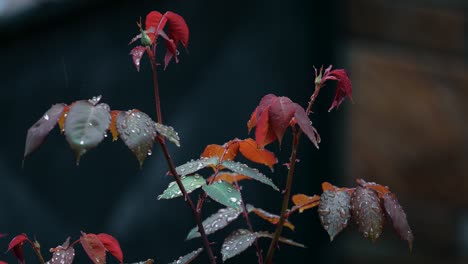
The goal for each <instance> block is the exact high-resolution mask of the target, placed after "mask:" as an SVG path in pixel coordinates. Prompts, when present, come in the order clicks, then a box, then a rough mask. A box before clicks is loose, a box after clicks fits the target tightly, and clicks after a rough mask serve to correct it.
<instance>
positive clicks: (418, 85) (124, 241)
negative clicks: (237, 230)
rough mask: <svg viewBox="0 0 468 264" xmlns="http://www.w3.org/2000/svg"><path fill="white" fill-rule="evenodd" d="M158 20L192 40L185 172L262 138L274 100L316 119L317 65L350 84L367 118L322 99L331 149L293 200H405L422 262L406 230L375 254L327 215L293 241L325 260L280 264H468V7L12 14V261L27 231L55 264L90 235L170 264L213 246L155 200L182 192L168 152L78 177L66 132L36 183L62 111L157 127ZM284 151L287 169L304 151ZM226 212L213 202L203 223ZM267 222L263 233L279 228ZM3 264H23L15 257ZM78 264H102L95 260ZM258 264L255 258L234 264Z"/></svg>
mask: <svg viewBox="0 0 468 264" xmlns="http://www.w3.org/2000/svg"><path fill="white" fill-rule="evenodd" d="M151 10H158V11H161V12H165V11H168V10H170V11H174V12H176V13H179V14H181V15H182V16H184V18H185V19H186V21H187V23H188V25H189V27H190V41H189V53H188V54H187V53H185V52H183V51H182V55H181V61H180V63H179V64H178V65H176V64H171V65H170V66H169V67H168V69H167V70H166V71H162V69H161V70H160V72H159V78H160V79H159V81H160V87H161V98H162V107H163V118H164V120H165V122H166V123H167V124H169V125H172V126H174V128H175V129H176V130H177V131H178V132H179V134H180V136H181V143H182V147H181V148H177V147H175V146H172V145H171V146H170V151H171V153H172V156H173V158H174V160H175V162H176V164H182V163H183V162H185V161H187V160H189V159H192V158H197V157H198V156H199V155H200V153H201V152H202V151H203V149H204V147H205V146H206V145H208V144H215V143H216V144H222V143H224V142H226V141H228V140H230V139H232V138H235V137H239V138H245V137H247V129H246V122H247V120H248V118H249V117H250V114H251V112H252V111H253V110H254V108H255V106H256V105H257V104H258V102H259V100H260V98H261V97H262V96H263V95H265V94H267V93H275V94H277V95H285V96H289V97H290V98H291V99H293V101H296V102H298V103H300V104H302V105H306V103H307V100H308V97H309V96H310V95H311V93H312V90H313V80H314V76H313V65H316V66H319V65H322V64H325V65H328V64H331V63H332V64H334V65H335V66H336V67H338V68H346V69H348V70H349V72H350V73H351V79H352V81H353V85H354V87H353V88H354V90H353V95H354V101H355V103H354V104H353V105H352V104H351V103H349V102H348V101H346V102H345V103H344V104H343V105H342V107H341V108H340V109H339V110H338V111H333V112H331V113H327V109H328V107H329V105H330V104H331V101H332V98H333V92H334V87H333V86H328V88H327V89H325V90H323V92H322V93H321V94H320V97H319V100H318V103H317V104H316V105H315V107H314V108H315V109H314V112H315V114H314V115H313V121H314V126H316V127H317V129H318V130H319V132H320V134H321V136H322V143H321V146H320V150H319V151H317V150H315V149H314V148H313V146H312V144H311V143H309V142H307V141H306V140H303V141H302V142H301V145H300V149H299V158H300V160H301V162H300V163H299V164H298V168H297V176H296V179H295V183H294V190H293V193H306V194H310V195H312V194H315V193H320V192H321V190H320V183H321V182H323V181H330V182H332V183H333V184H336V185H339V186H343V185H347V186H352V185H354V183H353V182H354V179H355V178H358V177H359V178H364V179H366V180H371V181H377V182H379V183H382V184H383V185H388V186H390V187H391V189H392V191H393V192H394V193H396V194H397V196H398V197H399V199H400V202H401V204H402V205H403V207H404V208H405V210H406V211H407V215H408V219H409V222H410V224H411V226H412V228H413V231H414V234H415V242H414V250H413V252H412V253H409V252H408V249H407V247H406V244H405V243H404V242H402V241H400V240H399V239H398V237H397V236H396V235H395V234H394V233H393V232H392V230H391V228H386V229H385V230H384V234H383V235H382V237H381V239H380V240H379V241H378V242H376V243H371V242H370V241H367V240H365V239H363V238H362V237H361V236H360V235H359V233H358V232H357V230H356V228H355V227H354V226H353V225H351V226H350V227H349V228H348V229H347V230H346V231H344V232H343V234H340V235H339V236H338V237H337V238H336V239H335V241H334V242H333V243H330V242H329V241H328V236H327V234H326V232H325V231H324V230H323V229H322V228H321V226H320V223H319V220H318V217H317V214H316V212H315V211H313V210H311V211H308V212H305V213H303V214H302V215H299V216H294V217H293V218H292V219H291V220H292V222H293V223H294V224H295V225H296V232H290V231H289V230H285V231H284V236H287V237H291V238H294V239H295V240H296V241H298V242H301V243H305V244H306V245H307V246H308V248H307V249H297V248H293V247H290V246H282V247H281V250H279V251H278V252H277V255H276V257H275V259H276V262H277V263H425V264H427V263H430V264H432V263H467V262H468V259H467V257H468V255H467V254H468V253H467V252H468V195H466V193H468V180H467V179H468V178H467V174H468V155H467V154H468V138H467V136H466V135H467V132H468V122H466V117H467V115H468V106H467V104H466V101H467V100H468V92H467V91H468V90H467V87H468V52H467V50H468V49H467V48H468V44H467V43H468V42H467V40H468V38H467V30H466V28H467V27H466V26H467V10H468V6H467V2H466V1H464V0H352V1H351V0H350V1H340V0H334V1H333V0H332V1H330V0H329V1H279V0H269V1H264V0H256V1H243V0H240V1H203V0H200V1H186V0H185V1H182V0H180V1H179V0H172V1H149V0H147V1H130V0H129V1H105V0H101V1H91V0H90V1H74V0H62V1H60V0H55V1H54V0H0V36H1V42H0V58H1V62H2V63H1V64H0V76H1V79H0V87H1V88H2V90H1V91H2V93H3V94H2V96H0V98H1V99H0V100H1V101H0V107H1V109H0V110H1V111H2V113H3V115H2V118H3V129H1V130H0V137H1V138H2V139H3V142H2V143H3V145H2V148H1V149H0V208H1V209H0V212H2V213H1V214H0V216H1V217H0V232H4V233H8V234H10V235H9V237H8V238H6V239H2V240H1V241H0V244H1V245H2V248H4V249H6V247H7V244H8V241H9V239H11V237H12V236H13V235H16V234H18V233H22V232H25V233H27V234H28V235H30V236H31V237H33V236H36V237H37V238H38V239H39V241H40V242H41V243H42V247H43V251H44V253H46V251H47V250H48V249H49V248H51V247H55V246H56V245H58V244H60V243H62V241H63V240H65V238H66V237H67V236H69V235H70V236H72V238H74V239H75V238H78V236H79V232H80V230H83V231H85V232H92V233H100V232H105V233H109V234H111V235H113V236H115V237H116V238H118V240H119V241H120V243H121V246H122V248H123V250H124V255H125V260H126V261H127V262H134V261H137V260H146V259H147V258H150V257H151V258H154V259H155V260H156V262H157V263H168V262H170V261H172V260H174V259H176V258H177V257H178V256H180V255H183V254H185V253H187V252H189V251H191V250H193V249H196V248H198V247H200V246H201V243H200V241H199V240H193V241H188V242H187V241H184V239H185V237H186V234H187V232H188V231H189V230H190V229H191V228H192V227H193V226H194V223H193V221H192V216H191V213H190V211H189V209H188V208H187V206H186V205H185V203H184V202H183V201H182V199H176V200H169V201H158V200H157V199H156V197H157V195H158V194H160V193H161V192H162V191H163V190H164V189H165V188H166V187H167V184H168V183H169V182H170V181H171V179H170V178H169V177H167V176H165V173H166V171H167V167H166V164H165V161H164V159H163V158H162V153H161V151H160V150H159V149H157V148H155V151H153V153H154V154H153V155H152V156H151V157H150V158H148V159H147V160H146V162H145V165H144V167H143V170H139V169H138V162H137V161H136V159H135V158H134V157H133V155H132V153H131V152H130V151H129V150H128V149H127V148H126V146H124V144H123V143H122V142H120V141H118V142H115V143H112V142H111V141H110V139H107V140H106V141H105V142H103V143H102V144H101V145H100V146H99V147H98V148H96V149H94V150H92V151H90V152H89V153H87V154H86V155H85V156H84V157H83V158H82V162H81V165H80V166H79V167H76V166H75V165H74V164H75V161H74V157H73V154H72V151H70V149H69V147H68V145H67V143H66V141H65V139H64V138H63V136H62V135H60V133H59V132H58V129H56V130H54V131H53V132H52V133H51V134H50V136H49V138H48V139H47V141H46V143H45V144H44V145H43V146H42V147H41V148H40V149H39V150H38V151H37V152H36V153H35V154H33V155H32V156H31V157H30V158H28V159H27V160H26V162H25V167H24V169H21V160H22V155H23V147H24V139H25V136H26V131H27V129H28V128H29V127H30V126H31V125H32V124H33V123H34V122H35V121H36V120H37V119H39V118H40V117H41V116H42V114H43V113H44V112H45V111H46V110H47V109H48V108H49V107H50V105H51V104H54V103H58V102H65V103H71V102H73V101H76V100H80V99H87V98H91V97H92V96H95V95H99V94H102V95H103V99H102V101H103V102H105V103H108V104H109V105H110V106H111V108H112V109H120V110H126V109H131V108H138V109H140V110H142V111H144V112H146V113H148V114H149V115H150V116H153V117H154V116H155V108H154V95H153V88H152V79H151V73H150V65H149V63H148V61H147V60H146V58H144V59H143V63H142V70H141V72H140V73H137V72H136V70H135V69H134V66H133V64H132V62H131V58H130V56H129V55H128V53H129V51H130V49H131V47H129V46H128V45H127V43H128V42H129V40H130V39H131V38H132V37H133V36H134V35H135V34H137V33H138V28H137V26H136V23H135V22H136V21H137V20H138V19H139V17H143V18H144V17H145V15H146V14H147V13H148V12H149V11H151ZM285 139H286V140H285V141H284V142H283V146H282V149H281V151H280V152H279V153H280V154H279V160H280V162H279V164H281V163H284V162H285V161H287V158H288V151H289V150H290V140H288V135H286V137H285ZM269 148H270V149H271V150H273V151H279V149H278V146H277V144H272V145H271V146H270V147H269ZM260 169H261V170H262V171H263V172H265V173H267V172H268V169H267V168H265V167H260ZM285 174H286V169H285V168H284V167H283V166H281V165H277V166H276V168H275V173H274V174H269V175H268V176H270V177H271V178H272V179H273V181H274V182H275V183H276V184H277V185H278V186H284V183H285V178H286V177H285V176H286V175H285ZM244 189H245V191H244V194H245V198H246V200H247V202H249V203H252V204H254V205H256V206H258V207H262V208H264V209H266V210H268V211H271V212H274V213H278V212H279V210H280V203H281V196H280V195H279V194H278V193H276V192H274V191H272V190H271V188H269V187H267V186H262V185H259V184H255V183H251V182H247V183H245V184H244ZM196 195H198V193H196V194H194V195H193V197H196ZM218 208H219V205H218V204H216V203H215V202H209V203H207V204H206V206H205V208H204V209H205V211H204V216H205V217H206V216H208V215H210V214H211V213H213V212H214V211H216V210H217V209H218ZM252 220H253V222H254V225H255V228H256V230H273V227H272V226H271V225H270V224H268V223H265V222H263V220H259V219H258V218H256V217H255V216H252ZM234 227H244V224H243V221H242V220H241V219H239V220H238V221H237V222H235V223H233V224H232V227H230V228H228V229H227V230H223V231H219V232H218V233H216V234H214V235H212V236H210V240H211V241H214V242H216V245H215V252H219V246H220V244H221V243H222V241H223V238H224V237H225V236H227V235H228V234H229V233H230V232H231V231H232V228H234ZM268 242H269V241H268V240H263V241H262V242H261V243H262V247H263V248H264V249H265V250H266V249H267V246H268ZM26 252H27V254H28V259H30V261H29V263H35V261H34V258H33V256H32V253H31V250H26ZM0 259H5V260H9V261H10V262H11V263H14V260H13V258H12V256H11V254H10V253H9V254H7V255H5V256H2V257H0ZM108 259H109V260H111V259H112V258H111V257H109V258H108ZM76 260H77V263H88V260H87V257H86V256H85V253H84V252H83V251H82V250H79V251H78V252H77V257H76ZM205 260H206V258H205V256H204V255H203V256H201V257H200V258H199V259H198V260H197V261H196V263H205ZM111 261H114V260H113V259H112V260H111ZM255 261H256V259H255V253H254V250H253V249H249V250H248V251H247V252H245V253H243V254H242V255H240V256H238V257H236V258H233V259H232V260H230V261H229V263H255Z"/></svg>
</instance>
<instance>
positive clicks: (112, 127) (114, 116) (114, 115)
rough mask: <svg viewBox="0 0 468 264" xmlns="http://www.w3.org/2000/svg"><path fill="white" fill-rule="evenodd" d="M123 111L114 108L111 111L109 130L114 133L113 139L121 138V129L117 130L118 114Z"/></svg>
mask: <svg viewBox="0 0 468 264" xmlns="http://www.w3.org/2000/svg"><path fill="white" fill-rule="evenodd" d="M120 113H122V111H118V110H112V111H111V123H110V125H109V131H110V132H111V134H112V141H116V140H117V139H118V138H119V131H117V116H118V115H119V114H120Z"/></svg>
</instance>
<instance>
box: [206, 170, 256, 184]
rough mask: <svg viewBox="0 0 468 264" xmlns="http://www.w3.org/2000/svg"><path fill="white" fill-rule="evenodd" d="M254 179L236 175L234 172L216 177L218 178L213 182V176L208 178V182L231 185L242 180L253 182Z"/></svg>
mask: <svg viewBox="0 0 468 264" xmlns="http://www.w3.org/2000/svg"><path fill="white" fill-rule="evenodd" d="M251 179H252V178H250V177H247V176H245V175H243V174H239V173H234V172H223V173H219V174H218V175H216V178H215V179H214V180H213V176H211V177H209V178H208V182H215V181H225V182H228V183H230V184H233V183H234V182H235V181H237V182H239V181H242V180H251Z"/></svg>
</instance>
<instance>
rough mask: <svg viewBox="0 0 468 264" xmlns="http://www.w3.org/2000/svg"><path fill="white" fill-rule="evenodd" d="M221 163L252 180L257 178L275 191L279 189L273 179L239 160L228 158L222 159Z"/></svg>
mask: <svg viewBox="0 0 468 264" xmlns="http://www.w3.org/2000/svg"><path fill="white" fill-rule="evenodd" d="M221 165H223V166H224V167H226V168H228V169H230V170H232V171H233V172H237V173H240V174H243V175H245V176H248V177H250V178H252V179H254V180H257V181H259V182H261V183H264V184H266V185H269V186H271V187H272V188H273V189H275V190H276V191H279V189H278V187H276V185H275V184H274V183H273V181H272V180H271V179H269V178H267V177H266V176H265V175H264V174H262V173H261V172H259V171H258V170H257V169H252V168H250V167H249V166H247V165H245V164H242V163H240V162H235V161H230V160H225V161H223V162H222V163H221Z"/></svg>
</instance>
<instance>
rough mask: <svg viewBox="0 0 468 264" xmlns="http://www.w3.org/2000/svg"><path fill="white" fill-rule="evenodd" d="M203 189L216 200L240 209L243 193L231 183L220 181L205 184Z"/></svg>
mask: <svg viewBox="0 0 468 264" xmlns="http://www.w3.org/2000/svg"><path fill="white" fill-rule="evenodd" d="M203 190H204V191H205V192H206V194H208V196H209V197H211V199H213V200H215V201H216V202H218V203H220V204H223V205H225V206H228V207H232V208H234V209H238V210H240V204H241V194H240V192H239V191H238V190H236V188H234V186H232V185H231V184H229V183H227V182H223V181H219V182H215V183H213V184H211V185H205V186H203Z"/></svg>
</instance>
